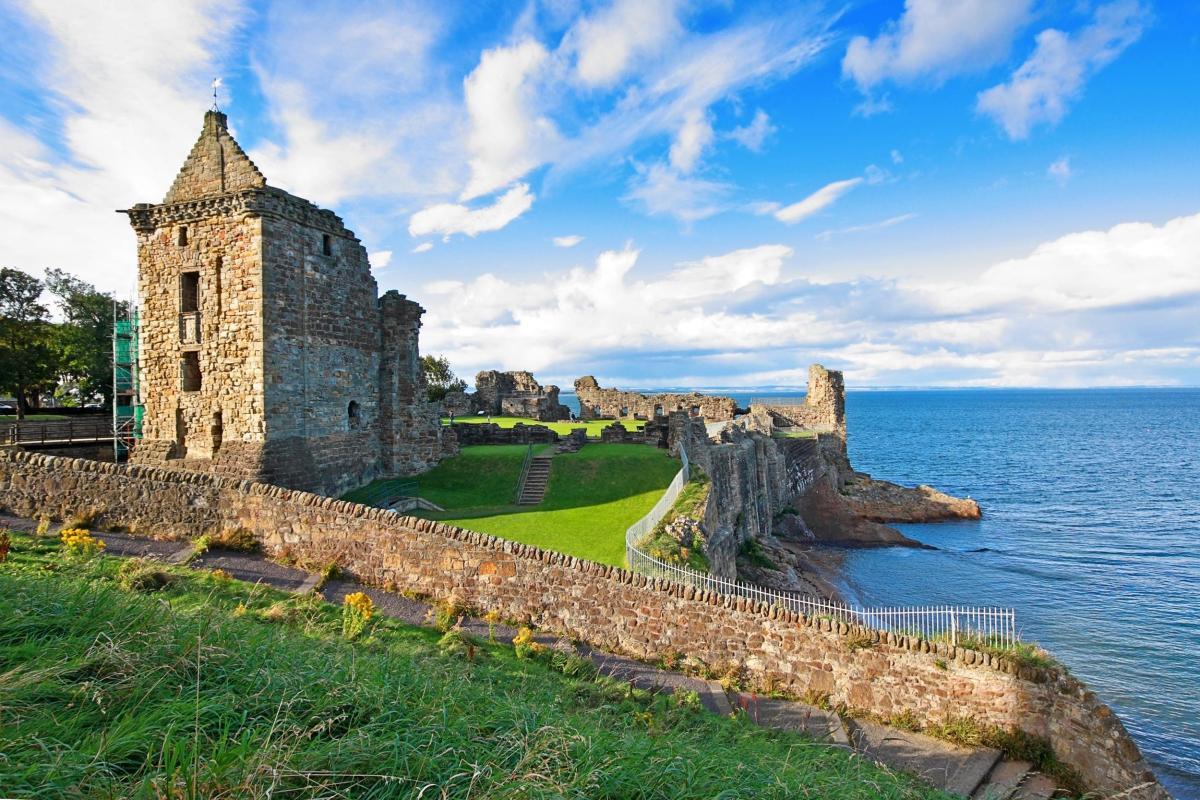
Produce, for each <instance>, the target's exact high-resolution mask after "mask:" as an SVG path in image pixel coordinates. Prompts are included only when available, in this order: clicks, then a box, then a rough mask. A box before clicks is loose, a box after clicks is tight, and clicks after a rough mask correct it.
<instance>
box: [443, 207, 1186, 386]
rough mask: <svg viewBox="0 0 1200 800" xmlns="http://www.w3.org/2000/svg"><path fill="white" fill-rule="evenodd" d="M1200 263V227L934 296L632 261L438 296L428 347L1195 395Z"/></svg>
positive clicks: (791, 268) (909, 284)
mask: <svg viewBox="0 0 1200 800" xmlns="http://www.w3.org/2000/svg"><path fill="white" fill-rule="evenodd" d="M1197 253H1200V214H1197V215H1195V216H1191V217H1182V218H1179V219H1175V220H1171V221H1169V222H1167V223H1165V224H1162V225H1153V224H1147V223H1131V224H1126V225H1118V226H1115V227H1114V228H1111V229H1109V230H1107V231H1089V232H1081V233H1076V234H1071V235H1068V236H1064V237H1061V238H1059V239H1056V240H1054V241H1051V242H1047V243H1045V244H1043V245H1041V246H1040V247H1038V248H1036V249H1034V250H1033V251H1032V252H1031V253H1029V254H1028V255H1027V256H1025V257H1022V258H1017V259H1012V260H1010V261H1005V262H1002V263H999V264H995V265H993V266H991V267H989V268H987V269H985V270H983V271H982V272H981V273H979V274H970V273H969V272H967V273H965V274H964V275H963V276H962V277H961V278H960V279H957V280H955V281H943V282H939V283H933V282H929V281H925V280H919V279H909V280H905V281H895V280H890V281H885V280H876V279H870V278H860V279H856V280H852V281H836V282H821V283H819V284H818V283H814V282H810V281H807V280H805V279H804V278H803V277H801V270H802V269H803V265H800V264H791V263H789V262H790V260H791V258H792V256H793V252H792V250H791V249H790V248H789V247H787V246H785V245H779V244H771V245H763V246H760V247H752V248H746V249H741V250H735V251H733V252H729V253H724V254H721V255H716V256H710V257H707V258H703V259H699V260H696V261H691V262H684V263H679V264H676V265H675V266H674V267H672V268H671V269H669V270H668V271H666V272H665V273H661V274H656V275H647V274H643V273H642V272H641V270H642V268H641V267H640V263H639V261H640V253H639V252H638V251H637V250H636V249H634V248H633V247H632V246H627V247H626V248H625V249H623V250H612V251H607V252H605V253H602V254H601V255H600V256H599V257H598V258H597V259H596V261H595V262H594V264H593V265H591V266H587V267H582V266H581V267H575V268H572V269H563V270H560V271H557V272H550V273H547V274H545V275H544V276H542V277H540V278H538V279H535V280H528V281H511V280H508V279H506V278H503V277H500V276H497V275H494V274H487V275H482V276H480V277H478V278H476V279H474V280H470V281H439V282H434V283H430V284H427V285H426V286H425V287H424V289H423V292H424V295H423V303H424V304H425V305H427V307H429V308H430V314H429V315H428V317H427V319H428V320H429V322H428V324H427V326H426V328H425V329H423V331H422V336H423V341H426V342H428V343H429V346H431V347H433V348H435V349H436V350H437V351H438V352H446V353H447V354H448V355H449V356H450V357H451V360H452V361H453V362H454V363H455V365H456V366H459V368H460V369H462V370H464V371H471V370H475V369H483V368H496V367H502V368H518V367H519V368H529V369H535V370H537V371H539V373H541V374H542V375H544V376H545V377H546V378H547V379H552V380H557V381H560V382H561V381H567V382H568V383H569V382H570V380H572V379H574V378H575V377H577V376H578V375H579V374H582V373H584V372H595V373H597V374H599V375H601V376H602V377H607V378H608V379H609V380H611V381H614V382H618V383H621V382H623V383H625V384H626V385H641V386H648V385H659V386H661V385H689V384H690V385H710V386H711V385H725V386H736V385H746V386H755V385H760V386H761V385H797V386H801V385H803V384H804V380H805V369H806V367H807V365H808V364H809V363H810V362H811V361H813V360H817V359H820V360H823V361H824V362H825V363H828V364H830V365H831V366H836V367H838V368H841V369H844V370H845V371H846V373H847V379H848V380H850V381H851V383H853V384H857V385H871V384H877V385H920V384H944V385H963V386H1022V385H1042V386H1045V385H1054V386H1075V385H1097V384H1099V385H1104V384H1122V383H1123V384H1128V383H1136V382H1151V383H1166V382H1171V381H1173V380H1180V379H1181V377H1182V379H1184V380H1186V379H1187V378H1188V376H1191V380H1192V382H1196V381H1197V380H1200V333H1197V331H1196V329H1195V324H1194V320H1195V318H1196V316H1197V315H1198V314H1200V272H1198V271H1197V270H1195V269H1194V264H1195V258H1196V254H1197ZM1131 275H1137V276H1138V280H1131V279H1130V276H1131ZM1163 342H1171V344H1170V345H1169V346H1164V345H1163V344H1162V343H1163Z"/></svg>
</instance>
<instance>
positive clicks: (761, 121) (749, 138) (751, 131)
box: [729, 108, 778, 153]
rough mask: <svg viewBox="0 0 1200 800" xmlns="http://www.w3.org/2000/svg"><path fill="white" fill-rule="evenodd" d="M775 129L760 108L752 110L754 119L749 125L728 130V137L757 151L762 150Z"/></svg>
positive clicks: (752, 150)
mask: <svg viewBox="0 0 1200 800" xmlns="http://www.w3.org/2000/svg"><path fill="white" fill-rule="evenodd" d="M777 130H778V128H776V127H775V126H774V125H772V124H771V118H770V117H768V116H767V112H765V111H763V110H762V109H761V108H760V109H758V111H756V112H754V119H753V120H751V121H750V124H749V125H744V126H742V127H740V128H734V129H733V130H731V131H730V132H729V138H730V139H732V140H734V141H735V142H737V143H738V144H740V145H741V146H742V147H744V148H746V149H747V150H750V151H751V152H754V153H758V152H761V151H762V149H763V145H764V144H766V141H767V139H768V138H770V136H771V135H772V134H774V133H775V131H777Z"/></svg>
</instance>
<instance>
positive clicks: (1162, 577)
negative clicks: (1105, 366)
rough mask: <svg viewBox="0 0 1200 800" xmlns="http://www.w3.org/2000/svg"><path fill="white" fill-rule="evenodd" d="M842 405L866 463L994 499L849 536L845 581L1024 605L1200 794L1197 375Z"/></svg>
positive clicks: (1178, 793) (898, 395)
mask: <svg viewBox="0 0 1200 800" xmlns="http://www.w3.org/2000/svg"><path fill="white" fill-rule="evenodd" d="M764 394H766V393H764ZM775 394H778V393H775ZM734 396H735V397H737V398H738V400H739V401H741V402H743V403H744V402H746V400H748V395H747V396H740V395H736V394H735V395H734ZM574 399H575V398H574V397H564V401H568V402H569V401H574ZM846 407H847V420H848V423H849V439H850V457H851V461H852V462H853V464H854V465H855V467H856V468H857V469H860V470H863V471H865V472H869V473H871V474H872V475H874V476H876V477H878V478H884V479H887V480H893V481H896V482H899V483H906V484H917V483H928V484H931V485H933V486H936V487H938V488H939V489H942V490H944V491H947V492H950V493H952V494H957V495H970V496H971V497H974V498H975V499H976V500H978V501H979V503H980V504H981V505H982V507H983V511H984V519H983V520H981V521H979V522H971V523H966V522H963V523H942V524H936V525H902V526H899V527H901V528H902V529H903V530H904V532H905V533H906V534H908V535H909V536H912V537H914V538H916V539H919V540H921V541H923V542H926V543H928V544H932V545H934V546H936V547H938V548H939V549H938V550H910V549H907V548H884V549H877V550H856V551H849V552H848V554H847V558H846V587H845V588H846V593H847V595H849V597H850V598H852V599H855V600H857V601H859V602H862V603H868V604H886V605H900V604H925V603H958V604H963V605H992V604H994V605H1002V606H1012V607H1015V608H1016V609H1017V619H1018V622H1019V624H1020V625H1021V628H1022V633H1023V636H1024V637H1025V638H1026V639H1029V640H1033V641H1037V642H1039V643H1041V644H1042V645H1043V646H1044V647H1046V648H1047V649H1049V650H1050V651H1051V652H1053V653H1054V655H1055V656H1056V657H1057V658H1058V659H1059V660H1060V661H1062V662H1063V663H1065V664H1066V665H1067V666H1068V667H1069V668H1070V669H1071V671H1072V672H1073V673H1074V674H1075V675H1077V676H1079V677H1080V678H1082V679H1083V680H1085V681H1087V682H1088V684H1089V685H1090V686H1091V687H1092V688H1093V689H1094V690H1095V691H1096V692H1097V693H1098V694H1099V695H1100V696H1101V697H1102V698H1103V699H1104V700H1105V701H1106V702H1107V703H1109V704H1110V705H1111V706H1112V707H1113V708H1114V709H1115V710H1116V711H1117V713H1118V714H1119V715H1120V716H1121V719H1122V720H1124V722H1125V724H1126V726H1127V727H1128V728H1129V730H1130V732H1131V733H1132V734H1133V736H1134V738H1135V739H1136V740H1137V742H1138V744H1139V746H1140V747H1141V748H1142V751H1143V752H1144V753H1145V754H1146V756H1147V758H1148V759H1149V760H1150V761H1151V763H1152V764H1153V766H1154V769H1155V772H1156V773H1157V774H1158V776H1159V778H1160V779H1161V780H1162V781H1163V783H1164V784H1166V786H1167V787H1168V789H1169V790H1170V791H1171V793H1172V794H1173V795H1174V796H1175V797H1176V798H1178V800H1200V389H1181V390H1174V389H1147V390H1142V389H1117V390H1080V391H1042V390H981V391H862V392H855V391H851V392H849V393H848V395H847V398H846Z"/></svg>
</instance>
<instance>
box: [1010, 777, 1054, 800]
mask: <svg viewBox="0 0 1200 800" xmlns="http://www.w3.org/2000/svg"><path fill="white" fill-rule="evenodd" d="M1057 789H1058V786H1057V785H1056V784H1055V783H1054V781H1052V780H1050V779H1049V778H1047V777H1046V776H1045V775H1042V774H1041V773H1040V772H1031V773H1030V774H1029V775H1027V776H1026V777H1025V780H1024V781H1023V782H1022V783H1021V786H1020V788H1018V789H1017V793H1016V794H1014V795H1013V797H1012V800H1050V798H1051V797H1053V796H1054V792H1055V791H1056V790H1057Z"/></svg>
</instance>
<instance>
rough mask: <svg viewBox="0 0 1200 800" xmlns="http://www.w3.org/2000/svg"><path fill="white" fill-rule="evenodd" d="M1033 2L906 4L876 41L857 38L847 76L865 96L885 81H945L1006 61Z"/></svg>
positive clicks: (923, 0)
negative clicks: (1002, 60) (899, 14)
mask: <svg viewBox="0 0 1200 800" xmlns="http://www.w3.org/2000/svg"><path fill="white" fill-rule="evenodd" d="M1031 5H1032V0H1004V2H996V0H906V2H905V4H904V13H903V14H902V15H901V16H900V18H899V19H897V20H893V21H891V22H889V23H888V24H887V25H886V26H885V27H884V29H883V30H882V31H881V32H880V33H879V35H878V36H876V37H875V38H874V39H868V38H867V37H865V36H855V37H854V38H853V39H851V40H850V44H849V46H848V47H847V48H846V55H845V57H844V58H843V59H842V74H843V75H844V76H846V77H847V78H850V79H851V80H853V81H854V82H855V83H856V84H857V85H858V87H859V89H861V90H862V91H864V92H868V91H870V90H871V89H873V88H875V87H876V86H878V85H879V84H881V83H883V82H885V81H894V82H896V83H912V82H914V81H917V80H933V81H942V80H945V79H946V78H949V77H952V76H954V75H957V74H960V73H963V72H967V71H971V70H975V69H980V68H984V67H988V66H991V65H993V64H995V63H997V62H998V61H1000V60H1001V59H1003V58H1004V57H1005V55H1006V54H1007V53H1008V50H1009V47H1010V46H1011V45H1012V41H1013V37H1014V36H1015V35H1016V33H1017V31H1018V30H1020V28H1021V27H1022V26H1023V25H1024V24H1025V23H1026V22H1027V21H1028V19H1029V11H1030V6H1031Z"/></svg>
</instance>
